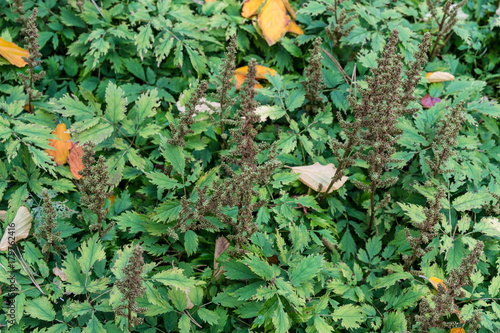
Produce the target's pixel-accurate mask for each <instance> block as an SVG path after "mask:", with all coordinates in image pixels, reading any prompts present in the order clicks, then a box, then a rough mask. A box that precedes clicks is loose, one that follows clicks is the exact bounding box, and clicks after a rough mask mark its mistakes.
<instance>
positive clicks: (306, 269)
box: [288, 255, 323, 287]
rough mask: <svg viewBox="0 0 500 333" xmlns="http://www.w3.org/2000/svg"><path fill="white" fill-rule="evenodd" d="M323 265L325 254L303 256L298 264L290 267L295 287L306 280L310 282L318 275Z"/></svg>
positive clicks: (291, 280)
mask: <svg viewBox="0 0 500 333" xmlns="http://www.w3.org/2000/svg"><path fill="white" fill-rule="evenodd" d="M322 265H323V256H320V255H310V256H308V257H305V258H303V259H302V260H300V262H299V263H298V265H297V266H295V267H293V268H292V269H290V271H289V273H288V275H289V276H290V282H291V283H292V284H293V285H294V286H295V287H299V286H301V285H302V284H303V283H304V282H308V281H310V280H312V279H313V278H314V277H315V276H317V275H318V273H319V271H320V270H321V267H322Z"/></svg>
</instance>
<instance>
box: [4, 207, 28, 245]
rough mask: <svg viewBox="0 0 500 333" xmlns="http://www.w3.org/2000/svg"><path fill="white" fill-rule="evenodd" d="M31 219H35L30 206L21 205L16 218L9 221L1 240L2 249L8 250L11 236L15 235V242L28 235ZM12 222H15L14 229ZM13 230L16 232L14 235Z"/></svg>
mask: <svg viewBox="0 0 500 333" xmlns="http://www.w3.org/2000/svg"><path fill="white" fill-rule="evenodd" d="M31 221H33V217H32V216H31V214H30V212H29V210H28V208H26V207H24V206H21V207H19V209H18V210H17V213H16V216H15V217H14V220H13V221H12V222H11V223H9V224H8V225H7V228H6V229H5V232H4V234H3V237H2V240H1V241H0V251H6V250H7V249H8V248H9V246H10V245H9V238H11V237H14V243H16V242H18V241H20V240H21V239H25V238H26V237H28V234H29V232H30V229H31ZM11 224H14V225H13V229H11V228H10V227H9V225H11ZM12 232H14V235H12ZM11 239H12V238H11Z"/></svg>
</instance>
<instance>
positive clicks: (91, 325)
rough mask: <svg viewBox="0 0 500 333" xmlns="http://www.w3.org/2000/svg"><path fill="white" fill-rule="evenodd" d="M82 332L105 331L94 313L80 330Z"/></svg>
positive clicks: (96, 332)
mask: <svg viewBox="0 0 500 333" xmlns="http://www.w3.org/2000/svg"><path fill="white" fill-rule="evenodd" d="M82 333H106V330H105V329H104V326H102V324H101V323H100V322H99V320H98V319H97V318H96V316H95V315H94V314H92V317H91V318H90V320H89V322H88V323H87V327H85V329H84V330H83V331H82Z"/></svg>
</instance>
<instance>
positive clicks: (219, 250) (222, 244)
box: [214, 236, 229, 281]
mask: <svg viewBox="0 0 500 333" xmlns="http://www.w3.org/2000/svg"><path fill="white" fill-rule="evenodd" d="M228 247H229V242H228V240H227V239H226V238H225V237H224V236H220V237H219V238H217V240H216V241H215V251H214V278H215V281H217V279H218V278H219V275H220V274H222V272H223V267H222V266H221V267H220V268H219V263H218V262H217V259H218V258H219V257H220V256H221V254H223V253H224V252H225V251H226V250H227V248H228ZM218 268H219V269H218Z"/></svg>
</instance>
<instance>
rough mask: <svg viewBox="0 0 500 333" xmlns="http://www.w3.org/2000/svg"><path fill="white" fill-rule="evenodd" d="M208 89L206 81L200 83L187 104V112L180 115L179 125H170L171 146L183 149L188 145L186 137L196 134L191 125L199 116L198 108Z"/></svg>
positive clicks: (169, 141)
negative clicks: (197, 115)
mask: <svg viewBox="0 0 500 333" xmlns="http://www.w3.org/2000/svg"><path fill="white" fill-rule="evenodd" d="M207 89H208V83H207V82H206V81H202V82H200V84H199V85H198V87H197V88H196V89H195V91H194V93H193V95H192V96H191V98H190V99H189V101H188V103H187V104H186V112H184V113H181V114H180V115H179V124H178V125H176V124H172V123H171V124H169V126H170V130H171V131H172V137H171V138H170V140H168V143H169V144H171V145H174V146H181V147H184V146H185V145H186V142H185V141H184V136H185V135H187V134H191V133H194V132H193V130H192V129H191V125H192V124H194V123H195V119H194V118H195V116H196V114H197V111H196V107H197V106H198V105H200V104H201V100H202V99H203V97H204V96H205V93H206V91H207Z"/></svg>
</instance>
